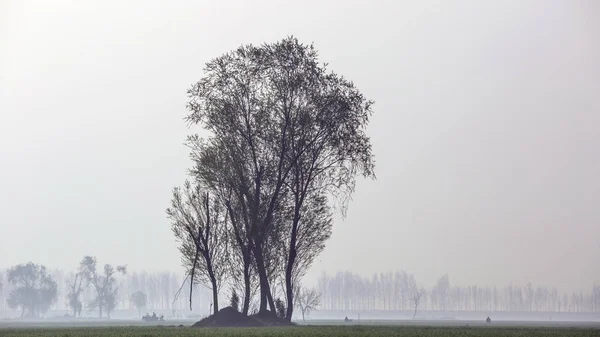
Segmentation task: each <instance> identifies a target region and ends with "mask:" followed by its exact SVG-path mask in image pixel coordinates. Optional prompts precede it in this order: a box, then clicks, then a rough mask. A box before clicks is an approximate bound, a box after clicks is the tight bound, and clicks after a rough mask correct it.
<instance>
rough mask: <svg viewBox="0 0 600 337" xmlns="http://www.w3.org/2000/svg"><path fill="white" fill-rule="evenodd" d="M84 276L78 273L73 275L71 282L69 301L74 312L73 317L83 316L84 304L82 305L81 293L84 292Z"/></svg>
mask: <svg viewBox="0 0 600 337" xmlns="http://www.w3.org/2000/svg"><path fill="white" fill-rule="evenodd" d="M84 276H85V275H84V274H83V273H82V272H81V271H78V272H77V273H75V274H74V275H73V278H72V279H71V281H70V282H69V292H68V293H67V299H68V303H69V307H70V308H71V310H73V316H81V309H82V308H83V304H82V303H81V299H80V296H81V292H82V290H83V286H84V284H83V282H84Z"/></svg>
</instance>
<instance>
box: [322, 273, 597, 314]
mask: <svg viewBox="0 0 600 337" xmlns="http://www.w3.org/2000/svg"><path fill="white" fill-rule="evenodd" d="M317 289H318V291H319V292H320V293H321V297H322V301H321V309H322V310H413V309H414V307H415V304H414V295H413V294H414V293H415V290H416V289H421V290H422V292H423V295H422V297H421V298H420V301H419V304H418V308H419V310H441V311H448V310H455V311H515V312H516V311H536V312H600V285H594V286H593V287H592V289H590V290H591V291H590V292H585V293H583V292H579V293H572V294H567V293H560V292H559V291H558V290H557V289H556V288H551V287H544V286H535V285H532V284H531V283H528V284H527V285H523V286H516V285H507V286H504V287H495V286H493V287H490V286H477V285H471V286H456V285H451V284H450V280H449V277H448V275H444V276H442V277H441V278H440V279H439V280H438V281H437V283H436V284H435V286H433V287H431V288H428V289H424V288H420V287H417V283H416V281H415V278H414V276H413V275H411V274H409V273H407V272H405V271H398V272H393V273H392V272H388V273H380V274H374V275H373V276H371V277H364V276H361V275H358V274H356V273H353V272H349V271H345V272H338V273H337V274H335V275H329V274H326V273H324V274H323V275H322V276H321V277H320V279H319V281H318V286H317Z"/></svg>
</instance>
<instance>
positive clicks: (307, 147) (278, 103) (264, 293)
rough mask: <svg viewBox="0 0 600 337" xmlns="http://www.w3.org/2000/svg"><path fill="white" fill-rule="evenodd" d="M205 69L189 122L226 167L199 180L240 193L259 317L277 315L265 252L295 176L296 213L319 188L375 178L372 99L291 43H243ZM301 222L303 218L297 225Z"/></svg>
mask: <svg viewBox="0 0 600 337" xmlns="http://www.w3.org/2000/svg"><path fill="white" fill-rule="evenodd" d="M205 70H206V74H205V77H204V78H202V79H201V80H200V81H199V82H198V83H196V84H195V85H194V86H193V87H192V89H190V91H189V94H190V98H191V100H190V102H189V104H188V107H189V109H190V111H191V114H190V115H189V116H188V121H190V122H193V123H200V124H201V125H202V126H203V127H204V128H205V129H207V130H208V131H210V132H211V133H212V134H213V136H212V137H211V138H210V139H209V140H208V141H206V142H205V143H204V144H203V146H202V148H203V150H204V151H213V152H215V153H218V156H217V157H218V158H219V162H220V164H221V165H219V166H218V167H219V168H220V169H219V170H217V171H214V172H213V173H212V175H211V174H203V175H201V177H202V179H207V178H208V177H209V176H212V177H216V176H219V177H221V178H220V179H226V180H227V181H228V183H229V184H230V186H232V188H233V190H234V192H235V193H236V197H237V199H238V202H239V203H240V205H241V207H242V208H243V209H244V210H245V213H246V215H247V216H248V223H249V231H248V233H249V234H250V237H251V241H252V244H251V248H252V251H253V255H254V265H255V266H256V271H257V273H258V276H259V281H260V290H261V292H260V311H261V312H262V311H265V310H267V306H269V307H270V308H271V310H274V309H275V305H274V302H273V296H272V294H271V288H270V284H269V283H270V282H269V275H268V270H267V268H268V267H267V263H268V262H269V261H267V259H266V258H265V254H264V253H265V252H264V250H265V248H272V246H270V245H267V242H269V241H270V242H276V240H270V237H271V236H275V237H281V232H280V230H279V229H278V227H279V226H280V225H281V224H280V223H278V222H276V221H274V219H275V218H276V217H277V215H276V212H277V211H278V210H281V209H282V208H281V204H282V202H283V199H285V198H286V195H287V194H289V193H292V190H291V185H292V184H294V183H293V182H292V181H291V179H290V176H291V175H292V174H293V173H292V171H293V170H294V168H296V172H298V177H299V178H301V179H296V180H297V183H298V184H297V187H298V188H297V189H296V190H295V191H296V193H295V195H296V197H297V199H294V200H295V201H297V202H295V207H296V208H297V209H298V211H297V213H301V210H302V208H303V206H304V200H305V199H306V197H307V195H309V194H312V191H314V190H317V195H321V194H322V192H323V191H321V190H319V189H320V188H323V189H326V187H328V188H330V189H329V190H328V191H333V190H335V191H337V192H340V191H344V192H348V193H347V194H349V192H351V191H352V188H353V177H354V175H355V174H356V173H359V172H360V173H363V174H364V175H366V176H373V162H372V158H371V146H370V143H369V139H368V137H367V136H366V135H365V133H364V127H365V126H366V124H367V122H368V118H369V116H370V114H371V110H370V106H371V102H370V101H367V100H365V99H364V97H363V96H362V95H361V94H360V92H359V91H358V90H356V89H355V88H354V86H353V85H352V83H351V82H349V81H347V80H345V79H343V78H342V77H340V76H337V75H336V74H333V73H330V72H327V70H326V68H325V66H322V65H320V64H319V63H318V60H317V52H316V51H315V49H314V48H313V46H312V45H310V46H307V45H303V44H300V43H299V42H298V40H297V39H295V38H293V37H290V38H286V39H284V40H282V41H279V42H277V43H273V44H265V45H262V46H260V47H256V46H252V45H246V46H242V47H240V48H238V49H237V50H235V51H233V52H230V53H228V54H225V55H223V56H221V57H218V58H216V59H214V60H212V61H210V62H209V63H208V64H207V65H206V68H205ZM190 140H191V141H192V142H197V141H198V139H197V137H192V138H190ZM199 157H202V156H199ZM197 166H198V167H200V168H204V167H211V166H203V165H197ZM212 167H214V166H212ZM204 170H206V169H204ZM302 175H303V176H302ZM223 177H225V178H223ZM208 185H210V184H208ZM341 199H343V200H346V198H341ZM300 221H301V216H300V214H298V215H297V216H295V217H294V218H293V225H292V228H294V227H297V226H298V224H299V223H300ZM281 228H283V227H281ZM290 235H291V236H292V237H291V238H290V237H288V238H287V240H286V241H288V242H289V245H288V248H289V249H290V252H289V254H287V256H286V258H287V260H288V261H287V265H288V266H289V268H288V269H290V271H289V272H288V274H289V276H288V283H293V282H289V281H291V278H292V274H293V272H292V271H291V270H292V269H293V268H294V267H293V266H294V263H295V261H294V260H295V258H296V255H297V253H296V251H295V250H296V249H297V248H296V242H295V241H296V240H297V238H294V237H293V236H294V234H293V233H290V234H286V236H290ZM272 267H273V268H274V266H272ZM289 288H290V289H292V288H293V285H290V287H289ZM292 295H293V292H290V295H289V296H292ZM290 302H291V301H290ZM290 310H293V306H292V309H290Z"/></svg>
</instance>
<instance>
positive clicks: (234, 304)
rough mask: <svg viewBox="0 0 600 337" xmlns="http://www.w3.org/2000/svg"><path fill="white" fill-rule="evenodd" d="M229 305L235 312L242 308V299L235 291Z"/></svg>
mask: <svg viewBox="0 0 600 337" xmlns="http://www.w3.org/2000/svg"><path fill="white" fill-rule="evenodd" d="M229 305H230V306H231V307H232V308H234V309H235V311H239V308H240V297H239V296H238V294H237V292H236V291H235V289H234V290H233V292H232V293H231V300H230V302H229Z"/></svg>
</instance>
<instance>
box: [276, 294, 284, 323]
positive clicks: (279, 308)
mask: <svg viewBox="0 0 600 337" xmlns="http://www.w3.org/2000/svg"><path fill="white" fill-rule="evenodd" d="M275 309H276V310H277V317H279V318H285V312H286V311H285V304H284V303H283V301H282V300H281V298H277V299H276V300H275Z"/></svg>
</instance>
